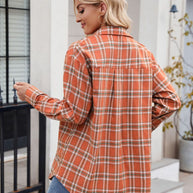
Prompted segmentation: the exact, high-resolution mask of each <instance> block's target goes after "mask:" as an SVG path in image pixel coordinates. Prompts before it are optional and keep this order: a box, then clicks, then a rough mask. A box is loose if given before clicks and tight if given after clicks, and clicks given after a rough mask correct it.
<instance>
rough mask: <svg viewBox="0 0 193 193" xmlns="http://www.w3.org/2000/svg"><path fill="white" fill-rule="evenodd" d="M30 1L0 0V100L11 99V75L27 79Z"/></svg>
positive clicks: (8, 101)
mask: <svg viewBox="0 0 193 193" xmlns="http://www.w3.org/2000/svg"><path fill="white" fill-rule="evenodd" d="M29 69H30V1H29V0H0V86H1V89H2V90H3V93H2V98H3V103H13V94H14V93H13V90H12V89H13V79H15V81H25V82H27V81H28V79H29V73H30V71H29Z"/></svg>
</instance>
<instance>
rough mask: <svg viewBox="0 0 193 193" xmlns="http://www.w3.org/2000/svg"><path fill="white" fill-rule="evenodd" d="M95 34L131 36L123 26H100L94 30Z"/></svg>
mask: <svg viewBox="0 0 193 193" xmlns="http://www.w3.org/2000/svg"><path fill="white" fill-rule="evenodd" d="M95 34H96V35H117V36H128V37H130V38H133V37H132V36H131V35H130V34H129V33H128V32H127V30H126V29H125V28H123V27H114V26H102V27H101V28H100V29H99V30H97V31H96V32H95Z"/></svg>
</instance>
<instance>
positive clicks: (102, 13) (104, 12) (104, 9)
mask: <svg viewBox="0 0 193 193" xmlns="http://www.w3.org/2000/svg"><path fill="white" fill-rule="evenodd" d="M106 11H107V5H106V4H105V3H104V2H101V4H100V12H101V16H104V15H105V14H106Z"/></svg>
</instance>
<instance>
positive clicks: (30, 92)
mask: <svg viewBox="0 0 193 193" xmlns="http://www.w3.org/2000/svg"><path fill="white" fill-rule="evenodd" d="M41 94H43V92H41V91H40V90H38V89H37V88H36V87H35V86H32V85H31V86H30V87H29V88H28V89H27V90H26V92H25V101H26V102H28V103H29V104H31V105H32V106H34V105H35V103H36V99H37V96H38V95H41Z"/></svg>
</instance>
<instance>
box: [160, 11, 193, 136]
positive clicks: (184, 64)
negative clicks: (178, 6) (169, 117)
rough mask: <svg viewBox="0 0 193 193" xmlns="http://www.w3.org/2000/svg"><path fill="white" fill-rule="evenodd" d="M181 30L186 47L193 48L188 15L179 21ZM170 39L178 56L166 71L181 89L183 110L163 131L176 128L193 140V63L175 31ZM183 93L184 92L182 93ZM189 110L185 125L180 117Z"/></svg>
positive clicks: (192, 31)
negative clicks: (186, 55) (182, 128)
mask: <svg viewBox="0 0 193 193" xmlns="http://www.w3.org/2000/svg"><path fill="white" fill-rule="evenodd" d="M178 22H179V24H180V26H181V28H182V29H183V30H184V33H183V36H184V37H186V38H188V41H187V43H186V45H185V46H188V48H189V49H192V48H193V21H192V20H191V19H190V18H189V16H188V14H187V13H186V14H185V15H184V17H182V18H181V19H179V20H178ZM168 34H169V38H170V40H171V41H172V42H174V44H175V46H176V48H177V49H178V53H179V54H178V55H177V56H173V57H172V61H173V62H172V64H171V66H167V67H166V68H165V69H164V71H165V72H166V74H167V76H168V77H169V79H170V81H171V82H172V83H173V84H175V85H176V86H177V87H178V88H179V89H181V94H180V100H181V104H182V106H181V108H180V109H179V110H178V111H176V113H175V114H174V117H173V121H169V122H166V123H165V124H164V126H163V131H165V130H166V129H169V128H175V129H176V131H177V133H178V134H179V135H180V136H181V137H182V138H183V139H185V140H193V61H191V63H189V62H188V61H187V60H186V58H185V57H184V54H183V49H182V48H181V47H180V46H179V44H178V43H177V38H176V37H175V36H174V35H173V34H174V30H173V29H171V30H169V31H168ZM192 53H193V52H192ZM182 91H183V92H182ZM184 108H187V109H188V110H189V113H188V114H187V116H189V122H188V123H187V122H186V123H185V122H184V120H183V119H182V118H181V117H180V113H182V110H183V109H184ZM178 122H180V123H182V124H183V125H184V126H185V127H186V130H187V131H185V132H184V134H183V135H182V134H181V133H180V131H179V129H178Z"/></svg>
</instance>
